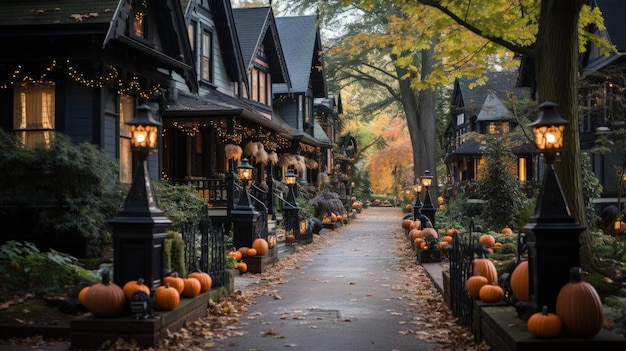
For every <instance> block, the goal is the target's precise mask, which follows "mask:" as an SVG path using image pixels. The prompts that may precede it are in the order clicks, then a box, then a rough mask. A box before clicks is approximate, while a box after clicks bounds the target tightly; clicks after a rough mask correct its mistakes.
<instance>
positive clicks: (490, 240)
mask: <svg viewBox="0 0 626 351" xmlns="http://www.w3.org/2000/svg"><path fill="white" fill-rule="evenodd" d="M478 241H479V242H481V243H482V244H485V246H487V247H493V246H494V245H495V244H496V239H495V238H494V237H493V235H490V234H483V235H481V236H480V238H479V239H478Z"/></svg>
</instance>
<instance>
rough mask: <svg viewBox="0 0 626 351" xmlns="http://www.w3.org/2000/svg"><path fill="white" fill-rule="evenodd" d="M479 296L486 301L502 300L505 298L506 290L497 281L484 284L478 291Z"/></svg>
mask: <svg viewBox="0 0 626 351" xmlns="http://www.w3.org/2000/svg"><path fill="white" fill-rule="evenodd" d="M478 297H479V298H480V299H481V300H483V301H484V302H489V303H494V302H500V301H502V299H503V298H504V290H502V287H500V286H499V285H497V284H495V283H492V284H487V285H483V287H482V288H480V290H479V291H478Z"/></svg>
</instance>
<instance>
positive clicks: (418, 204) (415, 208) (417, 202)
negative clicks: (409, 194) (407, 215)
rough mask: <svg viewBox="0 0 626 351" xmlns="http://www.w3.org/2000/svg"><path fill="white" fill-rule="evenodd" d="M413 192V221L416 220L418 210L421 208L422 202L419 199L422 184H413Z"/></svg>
mask: <svg viewBox="0 0 626 351" xmlns="http://www.w3.org/2000/svg"><path fill="white" fill-rule="evenodd" d="M413 191H414V192H415V205H413V220H417V218H418V216H419V214H420V209H421V208H422V200H421V199H420V196H421V193H422V184H419V183H417V184H415V185H414V186H413Z"/></svg>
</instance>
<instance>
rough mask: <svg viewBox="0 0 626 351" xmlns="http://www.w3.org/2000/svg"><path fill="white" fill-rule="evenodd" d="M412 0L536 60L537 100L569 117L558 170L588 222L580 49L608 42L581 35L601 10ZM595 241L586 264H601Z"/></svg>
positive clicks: (562, 2) (555, 1) (557, 1)
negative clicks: (522, 32)
mask: <svg viewBox="0 0 626 351" xmlns="http://www.w3.org/2000/svg"><path fill="white" fill-rule="evenodd" d="M409 2H411V3H413V4H415V5H418V4H424V5H427V6H431V7H433V8H436V9H438V10H439V11H441V12H442V13H444V14H445V15H447V16H449V17H450V18H451V19H453V20H454V21H455V22H456V23H458V24H459V25H461V26H463V27H464V28H466V29H467V30H469V31H471V32H472V33H474V34H476V35H480V36H482V37H484V38H485V39H488V40H490V41H492V42H494V43H497V44H499V45H502V46H503V47H505V48H507V49H509V50H511V51H513V52H516V53H518V54H522V55H524V56H526V57H528V58H531V59H532V60H534V62H535V77H536V81H537V99H538V101H539V102H543V101H552V102H554V103H556V104H558V105H559V107H558V109H557V110H558V112H559V114H560V115H561V116H562V117H563V118H565V119H567V120H568V121H570V123H569V125H568V127H567V129H566V133H565V149H564V151H563V152H562V154H561V160H562V161H561V162H559V163H558V164H557V165H556V169H557V172H558V174H559V175H560V176H559V180H560V183H561V186H562V188H563V192H564V195H565V198H566V200H567V202H568V204H569V207H570V210H571V213H572V215H573V216H574V218H575V219H576V220H577V221H578V223H580V224H581V225H582V226H585V227H586V226H587V221H586V216H585V205H584V202H583V195H582V194H583V188H582V175H581V167H582V166H581V158H580V143H579V126H578V95H577V93H578V91H577V79H578V73H579V71H578V69H579V68H578V54H579V51H580V50H581V48H582V47H584V43H585V42H586V41H587V40H594V41H596V42H597V43H599V44H605V43H603V42H602V41H601V40H599V39H597V38H593V37H591V36H589V35H585V33H584V31H583V32H582V35H580V36H579V29H580V28H584V26H585V25H587V24H588V23H591V22H593V23H596V24H598V25H599V26H602V18H601V14H600V13H599V11H597V9H596V10H593V9H590V8H589V7H586V6H585V1H583V0H551V1H540V0H526V1H523V0H522V1H519V2H516V3H515V5H510V3H509V2H508V1H500V0H490V1H474V2H469V1H463V0H452V1H445V2H444V1H440V0H409ZM583 9H585V12H583ZM581 13H584V16H582V17H581ZM520 26H523V27H524V28H529V29H530V30H529V31H525V33H528V34H531V36H526V35H524V36H518V35H516V33H517V32H519V27H520ZM591 240H592V238H591V235H590V233H588V232H585V233H583V234H582V235H581V248H582V254H581V264H582V265H583V266H585V267H595V266H596V264H595V262H594V261H593V257H594V252H593V249H592V248H593V246H592V243H591Z"/></svg>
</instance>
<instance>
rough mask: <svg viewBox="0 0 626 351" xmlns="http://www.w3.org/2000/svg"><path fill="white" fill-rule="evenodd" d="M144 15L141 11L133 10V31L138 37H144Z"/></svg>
mask: <svg viewBox="0 0 626 351" xmlns="http://www.w3.org/2000/svg"><path fill="white" fill-rule="evenodd" d="M145 17H146V14H145V13H143V12H142V11H137V12H135V16H133V33H134V34H135V35H136V36H138V37H140V38H145V33H146V31H145V25H146V23H145V21H144V19H145Z"/></svg>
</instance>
